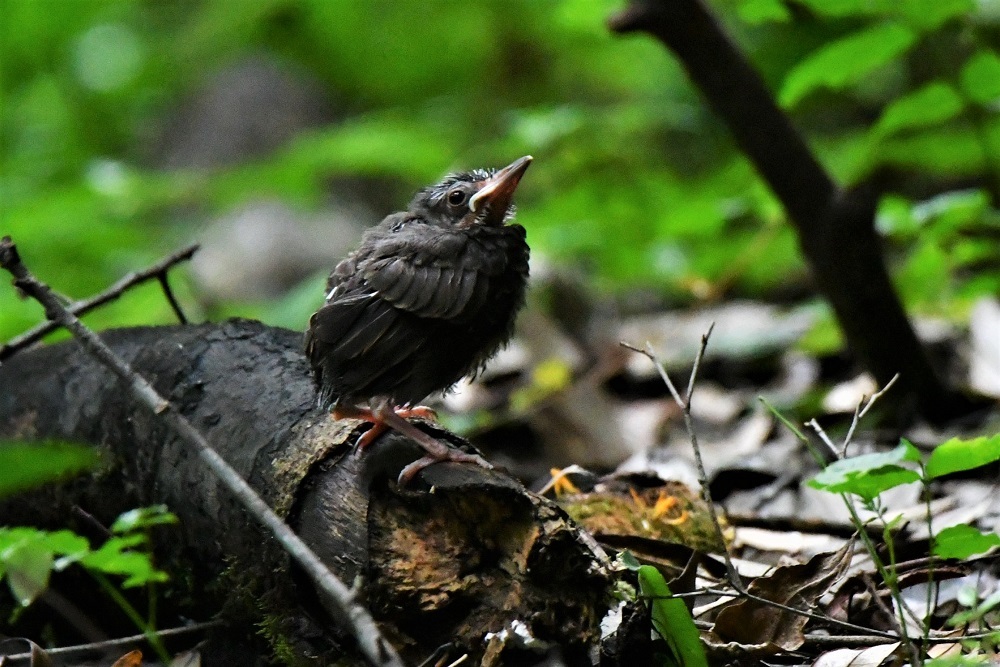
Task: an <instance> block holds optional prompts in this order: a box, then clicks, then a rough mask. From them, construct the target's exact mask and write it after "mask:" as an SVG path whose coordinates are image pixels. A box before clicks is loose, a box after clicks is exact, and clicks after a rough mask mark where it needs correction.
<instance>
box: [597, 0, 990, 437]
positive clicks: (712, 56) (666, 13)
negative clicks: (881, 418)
mask: <svg viewBox="0 0 1000 667" xmlns="http://www.w3.org/2000/svg"><path fill="white" fill-rule="evenodd" d="M609 27H610V28H611V30H613V31H615V32H617V33H621V34H626V33H632V32H637V31H642V32H647V33H649V34H650V35H652V36H653V37H655V38H656V39H658V40H659V41H660V42H662V43H663V44H664V46H666V47H667V48H669V49H670V50H671V51H673V52H674V53H675V54H676V55H677V57H678V58H679V59H680V61H681V63H682V65H683V66H684V68H685V69H686V70H687V73H688V75H689V76H690V78H691V80H692V81H693V82H694V84H695V85H696V86H697V87H698V88H699V89H700V90H701V92H702V94H704V96H705V98H706V99H707V101H708V103H709V105H710V106H711V107H712V109H713V110H714V111H715V112H716V113H717V114H719V116H720V117H721V118H722V120H723V121H724V122H725V123H726V125H727V126H728V127H729V129H730V131H731V132H732V134H733V137H734V139H735V140H736V143H737V144H738V145H739V146H740V148H741V149H742V150H743V152H744V153H745V154H746V155H747V157H748V158H749V159H750V161H751V162H752V163H753V164H754V166H755V167H756V168H757V171H758V172H759V173H760V174H761V176H762V177H763V178H764V180H765V181H766V182H767V183H768V185H769V186H770V187H771V189H772V190H773V191H774V193H775V194H776V195H777V196H778V198H779V199H780V200H781V202H782V204H783V205H784V207H785V210H786V211H787V213H788V216H789V218H790V219H791V222H792V223H793V225H794V226H795V228H796V230H797V232H798V238H799V245H800V247H801V249H802V253H803V254H804V255H805V257H806V260H807V261H808V263H809V266H810V268H811V270H812V275H813V277H814V279H815V281H816V285H817V288H818V289H819V291H820V292H821V293H822V294H823V296H825V297H826V299H827V300H828V301H829V303H830V305H831V306H832V307H833V310H834V312H835V314H836V316H837V321H838V322H839V324H840V327H841V329H842V330H843V332H844V335H845V337H846V339H847V342H848V344H849V346H850V347H851V349H852V350H853V351H854V353H855V354H856V355H857V356H858V358H859V359H860V361H861V363H862V364H864V366H865V367H866V368H867V369H868V370H869V371H870V372H871V373H872V374H873V375H874V376H875V378H876V380H877V381H878V382H879V384H883V385H884V384H887V383H888V382H889V381H890V379H891V378H892V377H893V376H894V375H896V374H897V373H899V374H900V379H899V391H898V392H897V393H896V394H894V396H893V398H894V399H897V400H898V401H900V402H902V403H903V405H904V406H905V407H910V406H915V407H917V408H919V409H920V410H921V411H922V413H923V414H924V415H926V416H928V417H930V418H932V419H942V420H943V419H948V418H949V417H952V416H955V415H956V414H959V413H962V412H964V411H967V410H968V409H970V408H971V403H970V401H969V400H968V399H966V398H965V397H964V396H962V395H960V394H958V393H957V392H953V391H951V390H949V389H948V388H946V387H945V385H944V384H943V383H942V381H941V379H940V378H939V377H938V375H937V372H936V371H935V370H934V368H933V367H932V366H931V363H930V360H929V359H928V357H927V354H926V351H925V350H924V348H923V346H922V345H921V344H920V342H919V340H918V339H917V336H916V334H915V333H914V331H913V328H912V326H911V325H910V322H909V320H908V319H907V316H906V312H905V310H904V309H903V305H902V303H901V302H900V300H899V297H898V295H897V294H896V292H895V289H894V287H893V285H892V280H891V278H890V277H889V273H888V271H887V270H886V267H885V264H884V258H883V255H882V251H881V246H880V238H879V237H878V234H877V233H876V232H875V226H874V218H875V207H876V203H877V201H878V194H877V193H876V192H875V191H874V189H873V188H870V187H867V186H860V187H856V188H853V189H850V190H843V189H841V188H840V187H838V186H837V184H836V183H835V182H834V180H833V179H832V178H831V177H830V176H829V175H828V174H827V173H826V171H825V170H824V168H823V167H822V165H821V164H820V162H819V161H818V160H817V158H816V157H815V155H814V154H813V153H812V151H811V150H810V149H809V147H808V145H807V144H806V142H805V140H804V139H803V138H802V136H801V135H800V134H799V132H798V131H796V129H795V128H794V127H793V126H792V123H791V121H790V120H789V118H788V116H787V115H786V114H785V113H784V112H783V111H782V110H781V109H780V108H779V107H778V105H777V104H776V103H775V101H774V97H773V95H772V94H771V92H770V91H769V90H768V88H767V86H766V85H765V83H764V81H763V80H762V79H761V77H760V75H758V74H757V72H756V71H755V70H754V68H753V66H752V65H751V64H750V62H749V61H748V60H747V59H746V57H745V56H744V55H743V54H742V53H741V52H740V50H739V49H738V48H737V47H736V45H735V44H733V42H732V41H731V40H730V39H729V37H728V36H727V35H726V33H725V31H724V30H723V28H722V26H721V25H720V24H719V22H718V21H717V20H716V19H715V17H713V16H712V15H711V13H710V12H709V10H708V9H707V7H706V6H705V4H704V2H703V0H633V2H632V4H630V5H629V6H628V7H626V8H625V9H624V10H622V11H621V12H620V13H618V14H616V15H615V16H613V17H611V19H610V20H609Z"/></svg>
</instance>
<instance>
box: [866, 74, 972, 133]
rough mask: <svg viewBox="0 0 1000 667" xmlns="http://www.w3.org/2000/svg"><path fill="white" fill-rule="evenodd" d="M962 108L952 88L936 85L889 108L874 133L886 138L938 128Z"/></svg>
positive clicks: (915, 92)
mask: <svg viewBox="0 0 1000 667" xmlns="http://www.w3.org/2000/svg"><path fill="white" fill-rule="evenodd" d="M962 106H963V104H962V98H961V97H960V96H959V94H958V93H957V92H955V89H954V88H952V87H951V86H949V85H948V84H946V83H941V82H940V81H935V82H933V83H929V84H927V85H926V86H924V87H923V88H920V89H918V90H915V91H913V92H912V93H909V94H908V95H905V96H903V97H901V98H899V99H897V100H895V101H894V102H893V103H892V104H890V105H889V106H888V107H887V108H886V110H885V111H884V112H883V113H882V117H881V118H879V120H878V123H876V124H875V131H876V132H878V133H879V134H881V135H883V136H886V135H890V134H893V133H894V132H899V131H901V130H905V129H909V128H914V127H927V126H929V125H937V124H938V123H943V122H945V121H947V120H950V119H952V118H954V117H955V116H956V115H958V113H959V112H960V111H961V110H962Z"/></svg>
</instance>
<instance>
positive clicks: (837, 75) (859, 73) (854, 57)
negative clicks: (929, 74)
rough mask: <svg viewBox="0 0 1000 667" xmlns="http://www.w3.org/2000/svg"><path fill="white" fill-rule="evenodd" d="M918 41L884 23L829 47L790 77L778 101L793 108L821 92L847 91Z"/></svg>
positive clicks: (906, 31) (894, 25)
mask: <svg viewBox="0 0 1000 667" xmlns="http://www.w3.org/2000/svg"><path fill="white" fill-rule="evenodd" d="M916 38H917V35H916V33H915V32H913V31H912V30H910V29H909V28H906V27H905V26H902V25H899V24H898V23H882V24H879V25H875V26H872V27H871V28H868V29H866V30H862V31H860V32H856V33H854V34H852V35H849V36H847V37H844V38H842V39H839V40H837V41H834V42H831V43H829V44H826V45H825V46H822V47H820V48H819V49H817V50H816V51H814V52H813V53H812V54H810V55H809V56H808V57H806V59H805V60H803V61H802V62H801V63H799V64H798V65H797V66H796V67H795V68H793V69H792V71H791V72H789V73H788V76H787V77H786V78H785V83H784V85H783V86H782V88H781V93H780V95H779V100H780V102H781V104H782V106H785V107H791V106H794V105H795V103H797V102H798V101H799V100H801V99H802V98H803V97H805V96H806V95H808V94H809V93H810V92H812V91H814V90H816V89H818V88H831V89H833V90H839V89H842V88H845V87H847V86H849V85H851V84H853V83H855V82H857V81H860V80H861V79H862V78H863V77H864V76H865V75H866V74H868V73H869V72H871V71H872V70H874V69H876V68H878V67H880V66H882V65H884V64H886V63H888V62H889V61H891V60H892V59H893V58H896V57H898V56H900V55H902V54H903V53H905V52H906V51H907V49H909V48H910V46H912V45H913V43H914V41H916Z"/></svg>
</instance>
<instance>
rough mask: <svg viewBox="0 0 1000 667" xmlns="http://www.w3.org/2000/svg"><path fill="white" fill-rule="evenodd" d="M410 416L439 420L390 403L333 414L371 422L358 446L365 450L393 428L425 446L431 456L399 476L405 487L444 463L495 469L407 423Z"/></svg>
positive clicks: (428, 411)
mask: <svg viewBox="0 0 1000 667" xmlns="http://www.w3.org/2000/svg"><path fill="white" fill-rule="evenodd" d="M409 417H422V418H424V419H429V420H432V421H437V413H436V412H434V410H432V409H430V408H428V407H426V406H423V405H417V406H414V407H412V408H399V407H393V406H391V405H389V404H383V405H379V406H377V407H375V408H373V409H367V408H359V407H353V406H348V407H343V406H340V407H337V408H335V409H334V411H333V418H334V419H349V418H350V419H361V420H364V421H366V422H370V423H371V425H372V427H371V428H370V429H368V430H367V431H365V432H364V433H362V434H361V437H360V438H358V442H357V444H356V445H355V447H356V448H357V449H359V450H364V449H365V448H366V447H368V446H370V445H371V444H372V443H373V442H375V440H377V439H378V437H379V436H381V435H382V434H383V433H385V432H386V431H388V430H389V429H390V428H391V429H394V430H396V431H398V432H400V433H402V434H403V435H405V436H407V437H408V438H410V439H411V440H413V441H414V442H416V443H417V444H418V445H420V446H421V447H423V449H424V450H425V451H426V452H427V455H426V456H424V457H422V458H419V459H417V460H416V461H414V462H413V463H411V464H410V465H408V466H406V467H405V468H403V470H402V472H400V473H399V479H398V482H399V484H400V485H402V486H405V485H406V484H408V483H409V482H410V481H411V480H412V479H413V477H414V476H415V475H416V474H417V473H418V472H420V471H421V470H423V469H424V468H426V467H427V466H429V465H433V464H435V463H439V462H441V461H454V462H456V463H475V464H476V465H478V466H481V467H483V468H486V469H487V470H492V469H493V466H492V465H490V463H489V462H488V461H486V459H484V458H483V457H481V456H479V455H477V454H469V453H467V452H463V451H461V450H459V449H455V448H454V447H452V446H451V445H448V444H446V443H444V442H441V441H440V440H438V439H437V438H435V437H434V436H432V435H430V434H429V433H425V432H424V431H421V430H420V429H419V428H417V427H416V426H414V425H413V424H411V423H410V422H408V421H406V420H407V418H409Z"/></svg>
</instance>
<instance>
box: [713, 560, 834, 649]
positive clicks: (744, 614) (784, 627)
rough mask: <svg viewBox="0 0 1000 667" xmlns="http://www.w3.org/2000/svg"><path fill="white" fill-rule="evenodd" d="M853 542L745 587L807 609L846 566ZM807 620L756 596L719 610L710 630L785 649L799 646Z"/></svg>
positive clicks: (725, 636)
mask: <svg viewBox="0 0 1000 667" xmlns="http://www.w3.org/2000/svg"><path fill="white" fill-rule="evenodd" d="M853 550H854V544H853V542H849V543H847V544H845V545H844V547H843V548H842V549H840V550H839V551H836V552H834V553H828V554H819V555H817V556H814V557H813V558H811V559H809V562H807V563H804V564H796V565H786V566H782V567H779V568H777V569H776V570H775V571H774V572H773V573H772V574H770V575H768V576H766V577H761V578H759V579H756V580H754V582H753V583H751V584H750V587H749V591H750V592H751V593H753V594H754V595H756V596H758V597H761V598H764V599H767V600H771V601H773V602H778V603H780V604H783V605H786V606H789V607H795V608H797V609H803V610H811V609H812V607H813V605H814V603H815V601H816V600H817V599H818V598H819V596H821V595H823V593H825V592H826V591H827V590H828V589H829V588H830V587H831V586H832V585H833V584H834V583H835V582H836V581H837V580H838V579H840V577H841V576H842V575H843V574H844V572H845V571H846V570H847V566H848V565H849V564H850V562H851V553H852V552H853ZM808 621H809V619H808V618H806V617H805V616H802V615H801V614H796V613H793V612H790V611H785V610H784V609H778V608H777V607H773V606H771V605H768V604H765V603H763V602H757V601H756V600H749V599H744V600H739V601H737V602H735V603H733V604H732V605H730V606H728V607H726V608H725V609H723V610H722V611H720V612H719V616H718V617H717V618H716V621H715V626H714V627H713V631H714V632H715V634H716V635H718V636H719V637H721V638H722V639H723V640H724V641H735V642H739V643H741V644H755V645H762V644H772V645H774V646H777V647H780V648H781V649H783V650H786V651H794V650H795V649H797V648H799V647H800V646H802V644H803V642H804V641H805V638H804V637H803V635H802V629H803V628H804V627H805V625H806V623H807V622H808Z"/></svg>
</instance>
